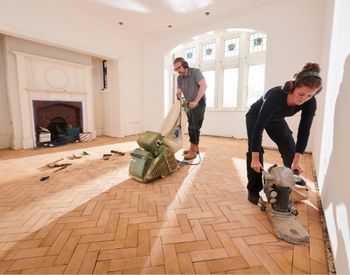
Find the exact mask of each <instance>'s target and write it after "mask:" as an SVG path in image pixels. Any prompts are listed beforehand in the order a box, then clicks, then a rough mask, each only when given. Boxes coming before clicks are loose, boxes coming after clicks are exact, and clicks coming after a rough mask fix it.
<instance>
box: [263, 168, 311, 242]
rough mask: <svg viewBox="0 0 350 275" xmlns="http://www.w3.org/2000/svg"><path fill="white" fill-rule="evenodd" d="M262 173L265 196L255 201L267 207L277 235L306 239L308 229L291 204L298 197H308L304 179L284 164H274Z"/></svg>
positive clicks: (294, 239) (298, 239)
mask: <svg viewBox="0 0 350 275" xmlns="http://www.w3.org/2000/svg"><path fill="white" fill-rule="evenodd" d="M262 174H263V176H262V177H263V185H264V189H263V190H264V193H265V196H266V198H263V197H262V196H260V199H259V203H258V205H259V207H260V209H261V210H263V211H267V214H268V217H269V218H270V220H271V223H272V226H273V230H274V232H275V234H276V235H277V237H278V238H280V239H283V240H285V241H287V242H290V243H293V244H304V243H307V242H309V234H308V232H307V231H306V229H305V228H304V227H303V226H302V225H301V224H300V223H299V222H298V221H297V220H296V216H297V215H298V211H297V209H296V208H295V206H294V202H296V201H297V200H303V199H307V198H308V194H307V187H306V183H305V182H304V181H303V180H302V179H301V177H300V176H299V175H297V174H293V173H292V171H291V170H290V169H289V168H287V167H279V166H277V165H274V166H272V167H270V168H269V169H268V171H263V173H262ZM296 186H297V187H296Z"/></svg>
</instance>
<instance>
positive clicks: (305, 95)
mask: <svg viewBox="0 0 350 275" xmlns="http://www.w3.org/2000/svg"><path fill="white" fill-rule="evenodd" d="M317 90H318V88H309V87H306V86H301V87H297V88H295V90H294V91H293V93H292V94H291V103H292V104H295V105H301V104H303V103H305V102H306V101H308V100H309V99H310V98H312V97H313V96H314V95H315V93H316V92H317Z"/></svg>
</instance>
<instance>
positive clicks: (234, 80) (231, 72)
mask: <svg viewBox="0 0 350 275" xmlns="http://www.w3.org/2000/svg"><path fill="white" fill-rule="evenodd" d="M237 90H238V68H230V69H225V70H224V95H223V96H224V98H223V107H237Z"/></svg>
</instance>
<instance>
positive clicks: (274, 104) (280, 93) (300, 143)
mask: <svg viewBox="0 0 350 275" xmlns="http://www.w3.org/2000/svg"><path fill="white" fill-rule="evenodd" d="M287 95H288V93H287V92H286V91H285V90H284V89H283V88H282V87H281V86H278V87H274V88H272V89H270V90H268V91H267V92H266V93H265V95H264V96H262V97H261V98H260V99H259V100H257V101H256V102H255V103H254V104H252V105H251V107H250V109H249V111H248V113H247V114H246V116H255V117H256V123H255V128H254V130H253V134H252V137H250V138H251V140H250V144H251V148H252V151H253V152H259V151H260V148H261V143H262V135H263V131H264V129H265V127H266V126H267V125H268V124H269V123H277V122H280V121H282V120H284V118H285V117H289V116H293V115H295V114H296V113H297V112H299V111H301V119H300V123H299V128H298V135H297V143H296V152H297V153H301V154H303V153H304V151H305V148H306V145H307V142H308V139H309V135H310V128H311V125H312V121H313V118H314V116H315V112H316V108H317V104H316V99H315V97H312V98H311V99H309V100H308V101H306V102H305V103H303V104H302V105H299V106H288V104H287Z"/></svg>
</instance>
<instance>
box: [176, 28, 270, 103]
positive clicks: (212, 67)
mask: <svg viewBox="0 0 350 275" xmlns="http://www.w3.org/2000/svg"><path fill="white" fill-rule="evenodd" d="M266 40H267V37H266V34H263V33H260V32H256V31H251V30H239V29H229V30H226V31H217V32H209V33H206V34H203V35H199V36H196V37H193V39H192V41H190V42H188V43H185V44H182V45H181V46H178V47H177V48H176V49H175V50H174V51H173V52H171V54H172V57H173V58H175V57H178V56H182V57H184V58H185V59H186V61H187V62H188V63H189V65H190V67H195V68H200V69H201V71H202V72H203V75H204V77H205V79H206V82H207V86H208V88H207V90H206V97H207V108H208V109H213V110H245V109H247V108H248V107H249V106H250V105H251V104H252V103H253V102H254V101H255V100H256V99H257V98H259V97H260V96H261V95H262V94H263V93H264V85H265V56H266V54H265V53H266ZM176 77H177V74H176V73H175V72H174V80H175V81H173V83H174V86H176V83H177V82H176ZM173 89H174V91H175V90H176V87H173Z"/></svg>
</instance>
